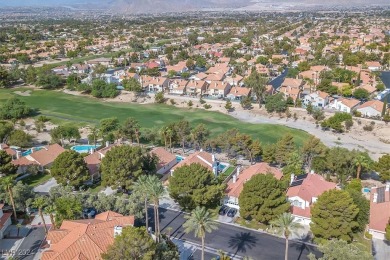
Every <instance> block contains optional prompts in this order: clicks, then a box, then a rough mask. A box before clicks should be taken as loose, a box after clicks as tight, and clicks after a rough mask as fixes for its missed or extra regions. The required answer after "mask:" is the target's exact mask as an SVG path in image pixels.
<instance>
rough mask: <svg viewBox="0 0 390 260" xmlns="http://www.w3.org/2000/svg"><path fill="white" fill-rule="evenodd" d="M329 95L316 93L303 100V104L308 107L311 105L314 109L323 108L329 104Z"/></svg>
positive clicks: (320, 92) (321, 92)
mask: <svg viewBox="0 0 390 260" xmlns="http://www.w3.org/2000/svg"><path fill="white" fill-rule="evenodd" d="M329 98H330V97H329V94H328V93H325V92H323V91H319V90H318V91H315V92H313V93H310V94H308V95H306V96H305V97H304V99H303V103H304V104H305V105H306V106H307V105H308V104H309V103H311V105H312V106H313V107H319V108H323V107H325V106H327V105H328V104H329Z"/></svg>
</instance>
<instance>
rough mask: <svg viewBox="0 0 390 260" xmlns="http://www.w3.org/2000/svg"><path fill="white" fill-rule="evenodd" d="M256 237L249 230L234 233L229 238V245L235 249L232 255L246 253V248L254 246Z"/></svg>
mask: <svg viewBox="0 0 390 260" xmlns="http://www.w3.org/2000/svg"><path fill="white" fill-rule="evenodd" d="M257 240H258V239H257V238H256V237H254V236H253V235H252V234H251V233H249V232H241V233H236V234H235V235H234V236H232V237H230V239H229V247H230V248H233V249H234V250H236V251H235V253H234V256H235V255H236V254H237V253H238V252H241V253H246V251H247V250H248V249H252V248H253V247H254V246H256V242H257Z"/></svg>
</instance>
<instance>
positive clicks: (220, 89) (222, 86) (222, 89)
mask: <svg viewBox="0 0 390 260" xmlns="http://www.w3.org/2000/svg"><path fill="white" fill-rule="evenodd" d="M230 88H231V86H230V84H229V83H224V82H222V81H211V82H210V85H209V88H208V92H207V93H208V95H209V96H210V97H216V98H224V97H226V96H227V94H229V92H230Z"/></svg>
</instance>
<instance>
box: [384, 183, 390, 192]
mask: <svg viewBox="0 0 390 260" xmlns="http://www.w3.org/2000/svg"><path fill="white" fill-rule="evenodd" d="M385 191H390V182H388V183H386V189H385Z"/></svg>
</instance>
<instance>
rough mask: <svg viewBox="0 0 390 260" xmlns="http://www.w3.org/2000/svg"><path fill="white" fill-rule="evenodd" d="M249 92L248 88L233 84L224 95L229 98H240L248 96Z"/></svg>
mask: <svg viewBox="0 0 390 260" xmlns="http://www.w3.org/2000/svg"><path fill="white" fill-rule="evenodd" d="M250 93H251V89H250V88H246V87H237V86H234V87H232V88H231V89H230V92H229V94H227V95H226V97H227V98H228V99H231V100H241V99H242V98H243V97H247V96H249V95H250Z"/></svg>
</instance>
